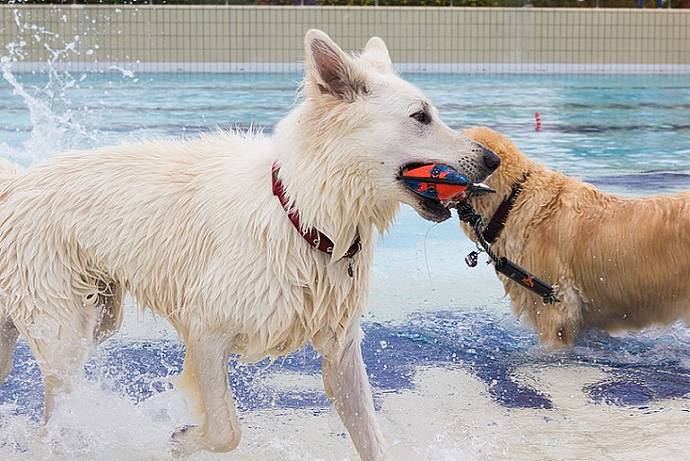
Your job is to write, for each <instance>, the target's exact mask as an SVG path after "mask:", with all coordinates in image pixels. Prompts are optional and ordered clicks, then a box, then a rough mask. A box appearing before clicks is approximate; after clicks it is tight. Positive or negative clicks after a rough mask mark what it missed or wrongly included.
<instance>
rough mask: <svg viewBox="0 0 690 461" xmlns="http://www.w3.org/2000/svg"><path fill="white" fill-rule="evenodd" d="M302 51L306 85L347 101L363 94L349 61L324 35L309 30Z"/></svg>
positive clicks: (351, 62)
mask: <svg viewBox="0 0 690 461" xmlns="http://www.w3.org/2000/svg"><path fill="white" fill-rule="evenodd" d="M304 52H305V60H304V65H305V73H306V79H307V84H311V85H314V86H315V87H316V88H317V89H318V91H320V92H321V93H328V94H331V95H333V96H335V97H337V98H340V99H343V100H347V101H352V100H354V99H355V97H356V96H357V95H358V94H364V93H366V86H365V85H364V79H363V78H361V77H360V76H359V75H358V72H357V70H356V68H355V64H354V62H353V60H352V58H350V57H349V56H348V55H347V54H346V53H345V52H344V51H343V50H341V49H340V47H339V46H338V45H336V44H335V42H334V41H333V40H331V38H330V37H329V36H328V35H326V34H325V33H323V32H321V31H320V30H316V29H311V30H309V31H308V32H307V35H305V37H304Z"/></svg>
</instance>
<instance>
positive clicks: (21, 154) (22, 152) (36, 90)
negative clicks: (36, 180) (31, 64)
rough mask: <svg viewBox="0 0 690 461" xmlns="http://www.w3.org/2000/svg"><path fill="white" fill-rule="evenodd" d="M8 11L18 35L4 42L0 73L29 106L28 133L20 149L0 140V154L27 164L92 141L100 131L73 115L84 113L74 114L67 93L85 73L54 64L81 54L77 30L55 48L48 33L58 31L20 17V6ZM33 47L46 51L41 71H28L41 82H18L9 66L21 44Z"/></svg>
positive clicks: (18, 57)
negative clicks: (29, 123)
mask: <svg viewBox="0 0 690 461" xmlns="http://www.w3.org/2000/svg"><path fill="white" fill-rule="evenodd" d="M12 14H13V18H14V22H15V24H16V25H17V28H18V30H19V35H18V36H17V38H16V39H15V40H14V41H11V42H9V43H8V44H7V45H6V46H5V51H6V52H5V54H4V55H3V56H0V73H1V74H2V78H3V79H4V80H5V81H6V82H7V83H8V84H9V85H10V87H11V88H12V91H13V94H14V95H15V96H18V97H20V98H21V99H22V101H23V103H24V105H25V107H26V108H27V109H28V112H29V116H30V121H31V135H30V137H29V139H28V140H26V141H25V142H24V143H23V144H22V147H21V148H19V149H16V148H12V147H11V146H9V145H8V144H6V143H0V154H2V155H3V156H5V157H7V158H9V159H11V160H13V161H15V162H17V163H19V164H21V165H23V166H28V165H29V164H31V163H34V162H36V161H39V162H40V161H43V160H45V159H48V158H50V157H51V156H52V155H53V154H55V153H57V152H60V151H63V150H67V149H71V148H75V147H79V146H83V145H85V144H86V145H91V144H95V143H96V141H97V136H98V131H97V130H93V129H86V128H84V127H83V126H82V125H81V124H79V123H77V122H76V121H75V119H76V118H78V117H75V115H82V114H75V113H74V112H75V111H74V110H73V109H70V107H71V106H72V105H71V104H70V99H69V93H70V91H71V90H74V89H78V88H79V87H80V85H81V83H82V82H83V81H84V80H85V78H86V76H85V75H84V76H82V77H81V78H79V79H76V78H74V77H73V76H72V74H71V73H70V72H67V71H60V70H58V69H59V66H58V63H59V62H61V61H63V60H64V59H66V58H69V57H70V56H71V55H78V54H80V51H79V40H80V37H79V35H75V36H74V37H72V39H71V40H70V41H68V42H67V43H66V44H64V45H63V47H62V48H61V49H54V48H52V47H51V46H50V44H49V41H48V40H47V38H55V37H57V34H55V33H53V32H51V31H49V30H47V29H45V28H44V27H41V26H38V25H36V24H28V23H25V22H23V20H22V14H21V10H19V9H14V10H12ZM31 47H41V48H43V49H45V50H46V51H47V52H48V55H49V58H48V59H47V60H46V61H45V63H43V66H42V70H43V71H44V72H43V73H42V74H41V75H39V76H36V74H35V73H33V74H32V75H31V76H32V77H33V78H34V80H36V81H38V82H39V83H38V84H34V85H29V84H28V83H25V82H22V76H21V75H19V74H17V73H15V72H14V71H13V68H14V67H15V65H16V64H17V63H21V62H22V61H24V60H25V59H26V56H27V54H26V52H25V50H26V49H28V48H31ZM77 112H80V111H79V110H77Z"/></svg>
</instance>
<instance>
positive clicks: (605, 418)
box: [0, 71, 690, 460]
mask: <svg viewBox="0 0 690 461" xmlns="http://www.w3.org/2000/svg"><path fill="white" fill-rule="evenodd" d="M4 77H5V79H4V81H2V82H0V154H1V155H3V156H4V157H6V158H10V159H12V160H15V161H18V162H20V163H22V164H23V165H25V166H29V165H31V164H33V163H36V162H40V161H42V160H44V159H46V158H49V157H50V156H51V155H54V153H55V152H57V151H60V150H64V149H70V148H83V147H89V146H97V145H104V144H109V143H117V142H123V141H131V140H136V139H139V138H142V137H150V136H180V135H188V136H194V135H196V134H198V133H199V132H203V131H207V130H210V129H214V128H215V127H218V126H221V127H228V126H241V127H247V126H249V125H258V126H261V127H263V128H264V129H265V130H266V131H268V132H270V130H271V128H272V126H273V125H274V124H275V123H276V121H277V120H279V119H280V117H281V116H282V115H283V114H284V113H285V112H286V111H287V110H288V109H289V108H290V106H291V105H292V104H293V103H294V101H295V90H296V86H297V80H298V76H296V75H175V74H153V75H151V74H146V75H143V74H142V75H131V74H126V75H125V74H123V75H119V74H109V75H86V74H85V75H81V74H75V75H71V76H68V75H64V74H62V75H52V76H51V78H48V77H46V76H34V75H14V74H12V73H11V72H9V71H6V72H5V73H4ZM408 77H409V79H410V80H412V81H414V82H415V83H416V84H418V85H419V86H420V87H422V88H423V89H424V90H425V92H426V93H427V94H428V95H429V96H430V98H431V99H432V100H433V101H434V102H435V103H436V104H437V105H438V107H439V110H440V112H441V115H442V117H443V118H444V120H445V121H447V122H448V123H449V124H450V125H451V126H453V127H454V128H463V127H468V126H472V125H489V126H492V127H494V128H496V129H498V130H500V131H502V132H504V133H506V134H507V135H509V136H511V137H512V138H513V139H514V140H515V141H516V143H517V144H518V145H519V146H520V147H521V148H522V149H523V150H524V151H525V152H526V153H528V154H529V155H530V156H532V157H533V158H535V159H537V160H539V161H541V162H544V163H546V164H547V165H549V166H550V167H553V168H555V169H559V170H562V171H564V172H566V173H568V174H572V175H576V176H579V177H582V178H585V179H587V180H590V181H592V182H594V183H595V184H597V185H598V186H599V187H601V188H603V189H605V190H608V191H612V192H616V193H622V194H627V195H645V194H653V193H671V192H674V191H676V190H680V189H690V123H689V122H688V120H690V77H683V76H558V77H556V76H463V75H442V76H441V75H411V76H408ZM536 111H538V112H539V113H540V115H541V119H542V123H543V128H542V131H541V132H536V131H535V121H534V112H536ZM471 249H472V245H471V244H470V242H469V241H468V240H467V239H466V238H465V237H464V236H463V235H462V234H461V233H460V232H459V230H458V228H457V224H456V222H454V221H452V220H451V221H448V222H446V223H443V224H440V225H432V224H429V223H426V222H424V221H421V220H420V219H419V218H418V217H417V216H416V215H415V214H414V213H413V212H412V211H411V210H409V209H403V210H402V212H401V213H400V215H399V217H398V220H397V222H396V224H395V226H394V227H393V228H392V229H391V231H390V232H389V233H388V234H387V235H386V236H384V237H383V238H382V239H381V241H380V242H379V244H378V251H377V255H376V260H375V267H374V273H373V282H372V293H371V297H370V312H369V314H367V316H366V318H365V330H366V333H367V338H366V342H365V345H364V351H365V358H366V362H367V366H368V371H369V374H370V378H371V381H372V384H373V386H374V389H375V395H376V397H375V398H376V404H377V408H378V409H379V412H378V413H379V419H380V421H381V423H382V425H383V426H384V431H385V433H386V436H387V437H388V439H389V441H390V442H391V443H392V444H393V450H394V453H395V459H401V460H407V459H410V460H416V459H418V460H460V459H462V460H465V459H469V460H489V459H491V460H493V459H505V460H512V459H521V460H548V459H554V460H555V459H558V460H582V459H616V460H617V459H621V460H623V459H625V460H632V459H656V458H662V457H663V458H665V459H674V460H675V459H677V460H681V459H687V453H688V449H690V439H689V438H688V437H687V436H686V432H687V429H686V428H687V427H688V424H689V423H690V400H688V399H687V398H685V396H686V395H688V393H690V344H689V343H690V334H689V330H688V329H687V328H685V327H683V326H680V325H676V326H674V327H673V328H671V329H669V330H665V331H659V330H649V331H645V332H642V333H637V334H632V335H625V336H623V337H619V338H612V337H608V336H606V335H603V334H598V333H596V332H593V333H590V334H588V335H587V336H585V337H584V338H583V339H582V340H581V341H580V342H579V343H578V345H577V347H575V348H574V349H573V350H571V351H567V352H546V351H543V350H540V349H539V348H538V347H536V340H535V337H534V334H533V332H532V331H531V330H529V329H527V328H524V327H523V326H521V325H520V324H519V322H517V321H516V320H514V319H513V317H512V314H511V313H510V312H509V303H508V301H507V300H506V299H505V298H504V297H503V293H502V290H501V288H500V286H499V283H498V281H497V280H496V277H495V276H494V275H493V274H492V272H491V271H490V270H489V268H487V267H483V266H482V265H480V266H479V267H478V268H476V269H469V268H467V267H466V266H465V265H464V263H463V257H464V255H465V254H466V253H467V252H468V251H469V250H471ZM182 353H183V351H182V349H181V346H180V345H179V343H178V342H177V338H176V336H175V334H174V333H173V332H172V331H171V330H170V328H169V327H168V326H167V324H166V322H165V321H164V320H162V319H155V318H152V317H151V316H150V315H149V314H141V313H139V312H138V311H137V310H136V309H134V307H133V306H130V307H129V308H128V312H127V317H126V322H125V325H124V328H123V329H122V331H121V332H120V333H119V334H118V335H117V336H116V337H115V338H113V339H112V340H111V341H109V342H108V343H106V344H105V345H103V346H102V347H100V348H98V349H96V350H94V354H93V358H92V360H91V362H90V363H89V366H88V381H87V382H86V383H83V384H81V385H80V386H79V388H78V390H77V392H76V393H75V395H74V396H73V397H71V398H70V399H69V400H68V401H66V402H64V405H62V407H61V409H60V411H59V413H58V414H57V415H56V417H55V418H54V419H53V421H52V422H51V424H50V425H49V426H48V427H47V428H45V429H42V428H40V427H39V426H37V424H36V417H37V415H38V414H40V411H41V398H40V393H41V383H40V376H39V374H38V372H37V369H36V366H35V363H34V362H33V360H32V359H31V357H30V354H29V353H28V351H27V349H26V347H25V346H24V345H21V346H20V347H19V348H18V349H17V352H16V356H15V359H16V363H15V368H14V370H13V373H12V375H11V376H10V378H9V379H8V381H7V382H6V383H5V384H3V385H1V386H0V402H1V403H0V459H3V460H4V459H17V460H35V459H70V460H71V459H95V458H96V457H98V458H101V459H104V460H135V459H136V460H138V459H151V460H153V459H166V458H167V441H168V438H169V435H170V433H171V431H172V429H173V428H174V427H176V426H179V425H182V424H185V423H188V422H189V420H188V418H187V415H186V410H185V407H184V402H183V400H182V398H181V396H180V395H179V394H178V393H177V392H176V391H175V390H173V389H171V386H170V385H169V384H168V382H167V378H168V377H169V376H171V375H173V374H174V373H176V372H177V371H179V367H180V365H181V357H182ZM230 380H231V382H232V384H233V388H234V389H235V392H236V395H237V400H238V405H239V407H240V413H241V419H242V423H243V428H244V438H243V442H242V444H241V447H240V448H239V450H238V451H237V452H235V453H233V454H232V455H212V454H199V455H197V456H195V457H193V459H242V460H344V459H356V456H355V454H354V452H353V450H352V448H351V444H350V443H349V441H348V439H347V437H346V436H345V434H344V429H343V427H342V425H341V423H340V422H339V420H338V418H337V416H336V415H335V413H334V411H333V410H332V409H331V407H330V406H329V404H328V402H327V399H326V397H325V395H324V394H323V390H322V386H321V379H320V375H319V359H318V357H316V355H315V354H314V353H313V351H311V350H304V351H301V352H299V353H297V354H295V355H293V356H291V357H288V358H285V359H281V360H278V361H276V362H275V363H268V362H265V363H260V364H257V365H253V366H244V365H240V364H235V363H233V367H232V371H231V374H230Z"/></svg>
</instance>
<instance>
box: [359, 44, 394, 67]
mask: <svg viewBox="0 0 690 461" xmlns="http://www.w3.org/2000/svg"><path fill="white" fill-rule="evenodd" d="M362 58H363V59H364V60H366V61H367V62H369V64H371V65H372V66H374V67H375V68H376V69H378V70H379V71H381V72H393V62H392V61H391V55H390V54H389V53H388V47H386V43H385V42H384V41H383V40H381V39H380V38H379V37H371V38H370V39H369V41H368V42H367V45H366V46H365V47H364V51H363V52H362Z"/></svg>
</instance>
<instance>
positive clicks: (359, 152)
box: [296, 30, 500, 221]
mask: <svg viewBox="0 0 690 461" xmlns="http://www.w3.org/2000/svg"><path fill="white" fill-rule="evenodd" d="M305 67H306V71H305V80H304V83H303V85H304V86H303V94H304V96H305V102H304V105H303V107H302V109H303V110H299V114H298V115H297V117H298V119H297V121H296V123H298V124H299V125H301V126H300V127H299V128H298V129H302V130H306V131H308V133H306V135H307V137H308V138H309V139H310V140H311V141H310V143H311V145H310V146H308V147H306V148H307V149H308V150H310V151H311V152H319V153H321V154H320V155H321V156H322V157H321V158H320V159H319V160H320V161H322V162H327V163H328V164H329V168H328V170H329V171H339V172H346V171H350V170H351V169H352V166H353V165H354V166H355V167H356V169H357V171H358V173H359V177H358V179H357V181H360V185H361V189H362V190H363V191H368V192H369V194H367V195H371V194H375V195H376V197H377V199H378V200H387V201H395V202H396V203H397V202H403V203H407V204H409V205H411V206H412V207H413V208H414V209H415V210H416V211H417V212H418V213H419V214H420V215H421V216H422V217H424V218H425V219H429V220H434V221H442V220H444V219H446V218H448V217H449V216H450V212H449V211H448V210H447V209H446V208H444V207H443V206H441V205H440V204H439V203H438V202H435V201H431V200H424V199H422V198H420V197H419V196H417V195H416V194H414V193H413V192H411V191H409V190H408V189H406V188H405V187H404V186H403V184H402V183H401V182H400V181H399V179H398V178H399V176H400V173H401V170H402V169H403V168H404V167H406V166H409V165H414V164H420V163H429V162H439V163H444V164H447V165H449V166H451V167H454V168H456V169H457V170H458V171H460V172H461V173H463V174H465V175H466V176H467V177H468V178H469V179H470V180H472V181H473V182H478V181H483V180H484V179H485V178H486V177H487V176H488V175H490V174H491V172H492V171H494V170H495V169H496V168H497V167H498V165H499V164H500V159H499V158H498V157H497V156H496V155H495V154H494V153H493V152H491V151H489V150H488V149H486V148H484V147H483V146H482V145H480V144H479V143H477V142H475V141H472V140H470V139H469V138H467V137H466V136H464V135H463V134H461V133H458V132H456V131H454V130H452V129H450V128H449V127H448V126H447V125H446V124H445V123H443V122H442V121H441V119H440V117H439V114H438V112H437V111H436V109H435V108H434V106H433V105H432V104H431V102H430V101H429V99H428V98H426V97H425V96H424V94H423V93H422V92H421V91H420V90H419V89H417V88H415V87H414V86H413V85H411V84H409V83H407V82H405V81H404V80H402V79H401V78H400V77H399V76H398V75H396V73H395V72H394V70H393V65H392V63H391V59H390V56H389V54H388V49H387V48H386V45H385V43H384V42H383V41H382V40H381V39H380V38H378V37H374V38H372V39H370V40H369V42H368V43H367V45H366V47H365V49H364V50H363V52H362V53H361V54H360V55H348V54H346V53H345V52H343V50H341V49H340V47H338V45H336V44H335V43H334V42H333V41H332V40H331V39H330V38H329V37H328V35H326V34H325V33H323V32H321V31H318V30H310V31H309V32H307V34H306V36H305ZM302 134H303V135H304V134H305V133H302ZM302 139H304V136H302Z"/></svg>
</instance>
